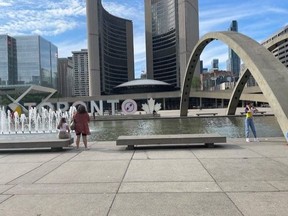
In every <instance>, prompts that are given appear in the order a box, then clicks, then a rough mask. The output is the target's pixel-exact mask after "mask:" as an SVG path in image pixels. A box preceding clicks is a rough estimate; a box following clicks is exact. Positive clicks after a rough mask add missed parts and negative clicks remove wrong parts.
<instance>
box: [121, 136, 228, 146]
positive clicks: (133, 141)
mask: <svg viewBox="0 0 288 216" xmlns="http://www.w3.org/2000/svg"><path fill="white" fill-rule="evenodd" d="M193 143H194V144H195V143H198V144H199V143H204V144H205V145H207V146H213V145H214V143H226V137H225V136H220V135H219V134H164V135H142V136H119V137H118V138H117V140H116V145H118V146H119V145H127V146H128V147H134V145H161V144H170V145H177V144H193Z"/></svg>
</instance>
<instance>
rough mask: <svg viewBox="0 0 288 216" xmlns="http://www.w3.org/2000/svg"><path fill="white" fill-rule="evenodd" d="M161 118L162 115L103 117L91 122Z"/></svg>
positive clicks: (96, 117) (91, 118) (97, 117)
mask: <svg viewBox="0 0 288 216" xmlns="http://www.w3.org/2000/svg"><path fill="white" fill-rule="evenodd" d="M155 118H160V114H134V115H103V116H95V118H93V117H90V120H91V121H93V120H94V121H106V120H107V121H108V120H139V119H140V120H142V119H155Z"/></svg>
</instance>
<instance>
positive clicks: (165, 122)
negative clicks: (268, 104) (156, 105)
mask: <svg viewBox="0 0 288 216" xmlns="http://www.w3.org/2000/svg"><path fill="white" fill-rule="evenodd" d="M255 125H256V129H257V133H258V136H259V137H281V136H283V134H282V131H281V129H280V127H279V124H278V123H277V121H276V119H275V117H274V116H256V117H255ZM90 127H91V136H89V141H94V140H98V141H100V140H101V141H103V140H116V139H117V137H118V136H121V135H149V134H180V133H183V134H186V133H219V134H221V135H224V136H227V137H231V138H236V137H238V138H240V137H244V118H243V117H215V118H175V119H147V120H120V121H119V120H117V121H95V122H91V123H90Z"/></svg>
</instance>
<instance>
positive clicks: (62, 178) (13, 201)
mask: <svg viewBox="0 0 288 216" xmlns="http://www.w3.org/2000/svg"><path fill="white" fill-rule="evenodd" d="M198 111H199V110H198ZM198 111H197V112H198ZM202 111H203V110H202ZM204 111H205V110H204ZM170 114H171V115H174V114H175V113H174V114H173V112H171V113H170ZM219 115H220V113H219ZM260 140H261V142H250V143H246V142H244V138H241V139H240V138H233V139H231V138H228V139H227V143H226V144H219V145H216V146H215V148H205V147H204V145H183V146H166V147H162V146H161V147H139V148H135V149H134V150H126V148H125V147H117V146H116V145H115V141H109V142H90V143H89V147H90V150H89V151H84V149H83V146H82V147H81V150H80V151H77V150H76V149H74V148H73V147H71V148H66V149H65V150H64V151H59V152H51V151H50V150H25V151H15V150H14V151H7V150H6V151H5V150H4V151H3V150H2V151H0V215H1V216H18V215H19V216H20V215H21V216H23V215H24V216H26V215H27V216H47V215H49V216H50V215H51V216H56V215H57V216H66V215H67V216H74V215H75V216H82V215H83V216H90V215H91V216H102V215H103V216H140V215H141V216H193V215H204V216H207V215H219V216H233V215H245V216H246V215H247V216H248V215H249V216H257V215H259V216H266V215H267V216H268V215H269V216H271V215H273V216H274V215H276V216H277V215H283V216H284V215H285V216H286V215H287V212H288V146H287V145H286V141H285V139H284V137H279V138H277V137H271V138H262V139H261V138H260ZM74 147H75V146H74Z"/></svg>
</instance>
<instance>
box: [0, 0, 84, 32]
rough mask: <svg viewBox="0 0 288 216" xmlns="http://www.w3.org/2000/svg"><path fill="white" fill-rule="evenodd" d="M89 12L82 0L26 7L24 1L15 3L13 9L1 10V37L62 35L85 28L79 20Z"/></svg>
mask: <svg viewBox="0 0 288 216" xmlns="http://www.w3.org/2000/svg"><path fill="white" fill-rule="evenodd" d="M85 12H86V9H85V4H84V3H83V1H81V0H68V1H65V0H62V1H58V2H54V1H49V0H43V1H25V6H23V2H22V1H20V0H15V1H14V2H12V1H11V2H10V6H7V7H5V8H2V7H0V34H3V33H4V34H6V33H9V34H11V35H21V34H33V33H38V34H41V35H42V36H49V35H59V34H61V33H63V32H66V31H69V30H71V29H74V28H75V27H76V26H78V25H79V24H81V22H83V21H80V22H79V21H78V18H79V17H84V16H85Z"/></svg>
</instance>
